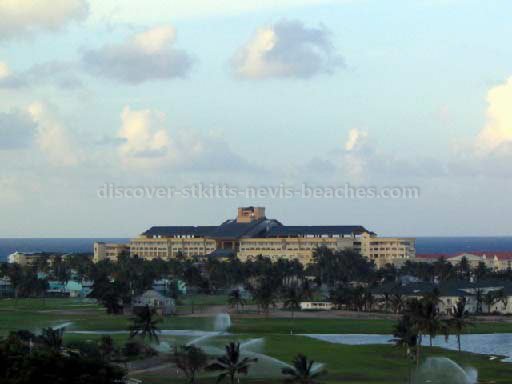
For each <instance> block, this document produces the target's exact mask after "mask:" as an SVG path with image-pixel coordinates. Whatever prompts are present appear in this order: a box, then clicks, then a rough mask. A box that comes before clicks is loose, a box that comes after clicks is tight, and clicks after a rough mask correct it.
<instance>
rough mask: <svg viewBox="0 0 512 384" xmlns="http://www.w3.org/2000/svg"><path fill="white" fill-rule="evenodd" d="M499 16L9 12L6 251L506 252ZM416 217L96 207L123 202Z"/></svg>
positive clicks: (479, 7) (152, 0)
mask: <svg viewBox="0 0 512 384" xmlns="http://www.w3.org/2000/svg"><path fill="white" fill-rule="evenodd" d="M511 11H512V4H510V2H509V1H506V0H503V1H499V0H490V1H486V2H481V1H473V0H417V1H398V0H396V1H386V2H383V1H379V0H337V1H336V0H259V1H257V0H244V1H236V0H215V1H213V0H187V1H180V0H149V1H148V0H144V1H143V0H0V20H2V22H1V23H0V161H1V163H2V165H3V166H2V167H1V170H0V218H1V220H0V237H18V236H19V237H117V236H119V237H131V236H136V235H137V234H139V233H141V232H143V231H144V230H145V229H147V228H148V227H150V226H152V225H215V224H219V223H221V222H222V221H224V220H226V219H229V218H233V217H234V216H235V215H236V208H237V207H238V206H246V205H255V206H265V207H266V208H267V216H268V217H270V218H276V219H278V220H280V221H281V222H282V223H283V224H289V225H306V224H309V225H363V226H365V227H366V228H368V229H370V230H372V231H375V232H377V233H378V234H379V235H387V236H391V235H393V236H510V235H512V226H511V225H510V214H511V211H512V194H511V193H510V192H511V191H512V178H511V176H512V167H511V164H512V162H511V160H512V48H511V47H510V43H509V37H510V36H512V24H511V23H510V20H509V17H508V15H510V12H511ZM199 184H201V185H204V186H209V185H226V186H229V187H232V188H238V190H240V191H244V190H245V189H246V188H270V189H272V188H279V187H290V188H294V189H296V190H302V188H303V185H307V186H308V188H309V187H311V188H313V187H317V188H321V189H322V190H323V191H325V190H326V189H328V188H331V189H335V188H341V187H344V186H346V185H349V186H350V187H353V188H364V189H368V188H376V189H377V190H379V191H380V190H382V188H389V187H393V188H404V187H412V188H416V189H417V190H418V191H419V196H418V197H417V198H369V197H364V198H357V197H356V198H336V197H335V198H332V197H329V196H326V195H323V196H324V197H320V198H314V197H305V196H301V195H294V196H293V197H292V198H281V197H271V196H266V197H265V196H244V195H238V196H236V197H235V198H230V197H223V198H206V197H204V196H203V198H185V197H183V196H176V195H174V196H172V197H170V198H169V196H166V197H164V198H156V197H155V196H153V197H151V196H149V195H145V196H144V197H142V198H129V197H120V198H105V197H104V196H103V197H102V196H101V192H99V191H101V190H102V188H104V186H105V185H113V186H115V187H116V188H124V190H125V191H126V190H127V189H129V188H146V191H147V190H150V189H151V188H157V187H161V188H165V189H167V188H174V189H175V190H178V191H179V190H182V189H183V188H187V187H190V186H197V185H199Z"/></svg>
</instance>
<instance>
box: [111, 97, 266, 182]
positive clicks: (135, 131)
mask: <svg viewBox="0 0 512 384" xmlns="http://www.w3.org/2000/svg"><path fill="white" fill-rule="evenodd" d="M117 136H118V138H119V139H120V140H121V142H120V143H119V145H118V150H119V157H120V159H121V162H122V164H123V165H125V166H126V167H129V168H138V169H141V168H152V167H155V168H161V167H165V168H168V169H180V170H188V171H197V172H201V171H235V172H236V171H241V170H246V171H247V170H249V171H254V170H257V167H254V166H252V165H250V164H249V163H248V162H247V161H246V160H245V159H243V158H241V157H240V156H239V155H238V154H236V153H234V152H233V151H232V150H231V148H230V147H229V145H228V144H227V143H226V142H224V141H222V140H221V139H218V138H216V137H214V136H213V135H200V134H198V133H196V132H193V131H190V130H180V129H173V130H170V129H168V127H167V126H166V116H165V115H164V114H163V113H161V112H158V111H155V110H152V109H131V108H130V107H128V106H126V107H124V109H123V111H122V112H121V128H120V130H119V131H118V133H117Z"/></svg>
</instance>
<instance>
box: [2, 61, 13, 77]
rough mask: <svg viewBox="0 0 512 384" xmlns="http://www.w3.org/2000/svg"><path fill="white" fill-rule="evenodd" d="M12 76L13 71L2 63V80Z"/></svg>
mask: <svg viewBox="0 0 512 384" xmlns="http://www.w3.org/2000/svg"><path fill="white" fill-rule="evenodd" d="M10 75H11V70H10V69H9V66H8V65H7V64H6V63H3V62H1V61H0V80H2V79H5V78H6V77H8V76H10Z"/></svg>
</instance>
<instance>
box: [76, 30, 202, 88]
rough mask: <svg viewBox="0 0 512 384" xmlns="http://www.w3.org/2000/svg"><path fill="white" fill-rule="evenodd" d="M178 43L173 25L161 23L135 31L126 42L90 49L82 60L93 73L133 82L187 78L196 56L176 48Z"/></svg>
mask: <svg viewBox="0 0 512 384" xmlns="http://www.w3.org/2000/svg"><path fill="white" fill-rule="evenodd" d="M175 42H176V30H175V29H174V28H173V27H171V26H158V27H154V28H150V29H148V30H146V31H144V32H141V33H138V34H135V35H134V36H132V37H131V38H130V39H129V40H128V41H126V42H124V43H121V44H109V45H105V46H103V47H102V48H99V49H92V50H88V51H86V52H85V53H84V55H83V57H82V61H83V64H84V66H85V68H86V69H87V70H88V71H90V72H91V73H94V74H98V75H101V76H105V77H109V78H112V79H115V80H118V81H121V82H126V83H131V84H139V83H142V82H145V81H148V80H155V79H169V78H174V77H185V76H186V75H187V74H188V73H189V71H190V69H191V67H192V65H193V63H194V59H193V57H192V56H191V55H190V54H189V53H187V52H186V51H184V50H180V49H176V48H175V47H174V44H175Z"/></svg>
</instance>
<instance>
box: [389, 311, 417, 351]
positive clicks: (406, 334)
mask: <svg viewBox="0 0 512 384" xmlns="http://www.w3.org/2000/svg"><path fill="white" fill-rule="evenodd" d="M393 336H394V338H393V339H392V340H391V341H393V342H394V343H395V345H396V346H398V347H405V351H406V352H405V353H406V356H408V357H413V358H414V356H413V355H412V350H413V349H414V348H416V346H417V343H418V331H417V329H416V327H415V324H414V322H413V321H412V319H411V316H410V315H409V314H404V315H402V317H401V318H400V320H399V321H398V323H397V324H396V325H395V327H394V328H393Z"/></svg>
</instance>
